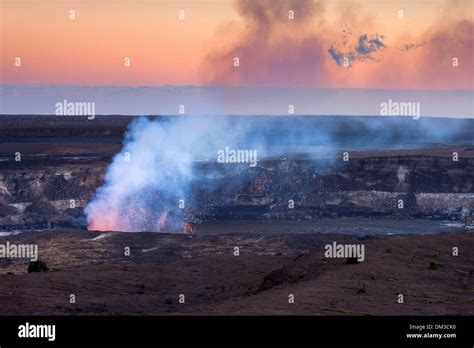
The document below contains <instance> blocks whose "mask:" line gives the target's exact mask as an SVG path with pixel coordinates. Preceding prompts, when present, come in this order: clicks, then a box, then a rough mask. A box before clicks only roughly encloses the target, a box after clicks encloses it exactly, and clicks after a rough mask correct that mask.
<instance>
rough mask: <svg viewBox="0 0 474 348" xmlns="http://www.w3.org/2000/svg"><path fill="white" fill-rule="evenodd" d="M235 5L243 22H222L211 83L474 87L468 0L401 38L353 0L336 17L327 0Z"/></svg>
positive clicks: (205, 70) (211, 58) (240, 1)
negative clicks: (328, 7) (456, 64)
mask: <svg viewBox="0 0 474 348" xmlns="http://www.w3.org/2000/svg"><path fill="white" fill-rule="evenodd" d="M426 6H430V5H426ZM235 7H236V10H237V13H238V14H239V16H240V21H238V22H233V23H228V24H227V25H226V26H225V27H222V30H221V32H220V33H219V35H218V36H217V37H216V40H215V41H216V42H217V43H216V44H214V45H210V48H209V52H208V55H207V56H206V58H205V59H204V61H203V62H202V76H203V82H204V83H205V84H210V85H239V86H240V85H243V86H248V85H253V86H292V87H325V88H328V87H330V88H334V87H345V88H347V87H358V88H409V89H414V88H430V89H431V88H436V89H439V88H440V89H443V88H454V89H472V88H473V79H472V74H473V63H472V61H474V57H473V51H474V41H473V40H474V39H473V35H472V33H473V21H472V18H471V17H472V15H470V13H472V3H470V2H469V1H455V0H453V1H449V2H447V3H446V6H445V7H444V8H443V9H441V11H440V12H439V16H438V19H436V20H435V21H434V22H433V23H432V24H431V26H430V27H429V28H428V29H427V30H426V31H424V32H419V33H418V34H416V35H414V34H413V33H410V34H407V33H405V34H401V35H400V37H393V33H392V32H390V30H387V28H386V29H385V32H383V33H380V34H379V32H380V30H377V28H378V27H379V28H378V29H380V28H381V25H380V23H381V20H383V18H378V17H377V16H376V15H375V14H373V15H372V14H371V13H370V12H368V11H367V9H366V8H364V7H363V6H361V5H360V4H355V3H350V4H347V3H345V2H341V3H338V7H337V13H338V17H337V18H336V20H334V17H331V16H330V15H328V10H327V9H326V4H325V2H322V1H312V0H261V1H245V0H237V1H236V2H235ZM290 13H292V14H294V18H293V19H291V18H290ZM330 19H331V20H330ZM377 21H378V22H377ZM341 27H342V30H341ZM408 35H410V37H407V36H408ZM407 42H408V43H407ZM412 42H413V43H412ZM237 58H238V66H235V65H234V62H235V59H237ZM454 58H457V59H458V60H459V62H460V64H459V66H458V67H456V68H457V70H454V69H453V65H452V60H453V59H454ZM345 61H346V62H347V63H348V64H344V62H345ZM348 68H349V69H348Z"/></svg>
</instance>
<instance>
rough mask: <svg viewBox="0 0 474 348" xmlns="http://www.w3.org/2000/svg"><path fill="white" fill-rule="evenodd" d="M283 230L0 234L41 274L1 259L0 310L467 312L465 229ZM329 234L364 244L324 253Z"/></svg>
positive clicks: (471, 285) (473, 264)
mask: <svg viewBox="0 0 474 348" xmlns="http://www.w3.org/2000/svg"><path fill="white" fill-rule="evenodd" d="M289 226H291V225H289V223H286V224H285V223H281V222H278V223H271V224H269V225H268V226H267V228H269V229H271V230H272V231H274V232H279V233H271V234H269V233H264V234H262V233H247V232H246V231H245V230H244V229H242V230H241V231H240V232H239V233H223V234H213V235H210V234H206V231H205V228H204V229H202V230H201V231H199V230H198V231H197V232H196V234H195V235H191V236H190V235H183V234H161V233H93V232H87V231H79V230H69V231H68V230H63V231H49V232H48V231H43V232H25V233H20V234H17V235H10V236H8V237H3V238H0V243H5V242H6V241H7V240H8V241H9V242H10V243H23V244H28V243H37V244H38V247H39V258H40V259H41V260H42V261H44V262H46V264H47V265H48V267H49V268H50V271H49V272H41V273H27V267H28V264H29V261H27V260H13V259H10V260H6V259H3V260H2V261H1V263H0V265H1V266H0V272H1V274H0V304H1V306H0V315H14V314H18V315H29V314H37V315H46V314H60V315H69V314H99V315H109V314H120V315H123V314H132V315H135V314H146V315H148V314H150V315H151V314H328V315H344V314H353V315H367V314H369V315H402V314H413V315H422V314H424V315H434V314H442V315H445V314H453V315H473V314H474V300H473V299H474V296H473V295H474V257H473V254H472V250H473V248H474V238H473V234H472V232H471V233H469V232H464V233H456V234H447V233H445V234H438V235H425V236H420V235H409V236H408V235H405V236H401V235H400V236H392V237H381V236H377V237H356V236H350V235H341V234H285V233H284V232H283V231H285V230H286V229H287V228H288V227H289ZM207 228H210V227H207ZM212 228H214V229H220V230H222V231H225V225H221V226H220V225H214V226H213V227H212ZM333 241H337V242H338V243H359V244H360V243H362V244H364V245H365V254H366V255H365V260H364V261H363V262H359V263H357V264H350V263H347V260H346V259H334V258H333V259H331V258H325V255H324V245H325V244H328V243H332V242H333ZM127 247H129V248H130V256H126V255H125V250H126V249H125V248H127ZM235 247H238V248H239V255H238V256H236V255H235V249H234V248H235ZM453 247H458V248H459V255H458V256H453V254H452V248H453ZM71 294H74V295H75V300H76V302H75V303H74V304H71V303H70V295H71ZM181 294H183V295H184V296H185V297H184V300H185V303H180V302H179V299H180V295H181ZM290 294H292V295H294V303H289V301H288V300H289V295H290ZM399 294H403V295H404V303H403V304H400V303H398V302H397V300H398V295H399Z"/></svg>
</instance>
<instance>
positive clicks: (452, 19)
mask: <svg viewBox="0 0 474 348" xmlns="http://www.w3.org/2000/svg"><path fill="white" fill-rule="evenodd" d="M71 10H72V11H75V18H74V19H71V18H70V16H71V12H70V11H71ZM181 10H184V19H180V17H179V16H180V11H181ZM289 11H293V13H294V18H293V19H290V18H289ZM400 11H403V14H401V12H400ZM472 14H473V1H456V0H447V1H446V0H443V1H440V0H432V1H428V0H410V1H403V0H402V1H394V0H379V1H372V0H366V1H336V0H334V1H311V0H255V1H245V0H240V1H239V0H237V1H234V0H188V1H179V0H178V1H172V0H136V1H132V0H106V1H93V0H80V1H75V0H70V1H61V0H41V1H38V0H1V67H0V68H1V71H0V73H1V83H2V84H53V85H54V84H74V85H126V86H135V85H136V86H159V85H236V86H247V85H250V86H295V87H321V88H341V87H342V88H344V87H350V88H382V89H385V88H398V89H473V86H474V84H473V60H474V57H473V51H474V45H473V43H474V39H473V18H472ZM400 17H402V18H400ZM17 57H18V58H20V59H21V66H15V59H16V58H17ZM126 57H129V58H130V66H129V67H127V66H124V60H125V58H126ZM235 57H238V58H239V66H238V67H235V66H234V58H235ZM455 61H456V63H454V62H455ZM344 64H346V65H344Z"/></svg>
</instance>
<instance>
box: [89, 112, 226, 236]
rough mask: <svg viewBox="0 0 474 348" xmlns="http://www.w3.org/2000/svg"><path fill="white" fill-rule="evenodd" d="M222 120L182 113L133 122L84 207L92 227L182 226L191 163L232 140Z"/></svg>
mask: <svg viewBox="0 0 474 348" xmlns="http://www.w3.org/2000/svg"><path fill="white" fill-rule="evenodd" d="M225 123H226V120H225V119H220V120H216V119H214V118H184V117H177V118H175V119H173V120H171V121H170V120H160V121H159V120H149V119H147V118H139V119H138V120H136V121H135V122H133V123H132V124H131V125H130V127H129V130H128V132H127V134H126V137H125V141H124V143H125V145H124V147H123V148H122V150H121V152H120V153H118V154H117V155H116V156H115V157H114V159H113V163H112V164H111V165H110V166H109V168H108V170H107V174H106V176H105V183H104V186H103V187H101V188H100V189H99V190H98V192H97V194H96V196H95V197H94V199H93V200H92V201H91V202H90V203H89V204H88V205H87V207H86V208H85V213H86V215H87V222H88V228H89V229H91V230H102V231H108V230H118V231H126V232H136V231H157V232H159V231H162V230H167V231H170V230H171V231H173V230H176V231H177V230H181V228H182V226H181V223H182V221H183V218H184V216H183V213H182V212H181V210H180V209H178V203H179V201H180V200H181V199H185V198H186V195H187V190H188V188H189V184H190V182H191V180H192V179H193V173H192V168H193V163H194V161H195V160H197V159H199V158H201V159H202V158H206V157H208V156H210V155H213V153H214V152H215V149H217V148H219V147H222V146H223V143H222V142H223V140H224V139H226V140H225V141H226V142H225V144H228V143H229V142H231V141H232V132H229V133H227V132H226V125H225Z"/></svg>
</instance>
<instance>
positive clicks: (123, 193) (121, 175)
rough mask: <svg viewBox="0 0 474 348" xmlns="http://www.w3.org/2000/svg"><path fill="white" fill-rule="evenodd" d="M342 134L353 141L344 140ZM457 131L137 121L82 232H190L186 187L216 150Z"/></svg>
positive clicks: (306, 147) (300, 122)
mask: <svg viewBox="0 0 474 348" xmlns="http://www.w3.org/2000/svg"><path fill="white" fill-rule="evenodd" d="M347 129H351V134H352V135H356V134H359V136H357V137H354V136H349V137H347V134H346V133H344V130H347ZM462 129H463V120H456V121H454V120H453V121H450V122H448V123H446V121H445V120H443V119H429V118H428V119H420V120H418V121H413V120H411V118H380V117H377V118H373V117H354V116H350V117H348V118H344V117H342V116H340V117H337V118H332V117H329V118H326V117H319V118H313V117H298V116H293V117H290V118H288V117H263V118H261V117H245V116H243V117H223V116H219V117H202V116H188V117H179V116H175V117H169V118H164V119H163V118H159V119H148V118H144V117H141V118H138V119H137V120H135V121H134V122H132V123H131V124H130V126H129V130H128V132H127V134H126V136H125V139H124V146H123V148H122V150H121V151H120V152H119V153H118V154H117V155H115V157H114V158H113V162H112V164H111V165H110V166H109V168H108V169H107V173H106V175H105V180H104V181H105V182H104V185H103V186H102V187H101V188H99V190H98V191H97V193H96V195H95V197H94V198H93V199H92V200H91V202H90V203H89V204H88V205H87V206H86V208H85V213H86V215H87V222H88V229H89V230H100V231H126V232H138V231H154V232H186V231H188V230H189V227H190V225H189V224H188V222H191V223H192V222H193V218H194V216H193V214H194V211H193V209H195V208H196V206H193V202H194V199H195V198H196V197H193V194H195V192H194V191H193V190H192V189H193V186H192V185H193V184H195V183H200V182H202V180H207V178H206V177H200V175H201V174H199V173H200V172H198V171H196V161H202V160H209V162H211V163H215V164H216V162H217V153H218V151H219V150H222V149H225V148H226V147H230V148H237V149H239V148H240V149H242V148H244V149H249V150H256V151H257V152H258V160H259V161H260V160H262V159H266V158H268V157H273V156H281V155H285V156H291V155H292V154H303V155H309V156H313V155H315V153H316V154H321V153H326V154H327V153H330V152H331V151H335V149H337V148H339V149H340V148H346V147H347V146H350V148H351V149H354V150H356V149H357V148H360V149H367V148H372V149H373V148H376V149H380V148H387V147H388V148H404V147H405V146H408V147H411V146H417V143H416V142H419V144H423V145H426V143H433V142H434V143H438V142H441V141H444V140H448V139H449V138H450V137H451V136H452V135H454V134H456V133H457V132H458V131H460V130H462ZM348 141H350V143H348ZM334 156H335V155H334V154H333V156H332V157H334ZM219 165H221V164H219ZM198 186H199V185H198ZM181 200H183V201H184V203H185V209H181V207H180V201H181ZM189 207H191V208H189Z"/></svg>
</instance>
